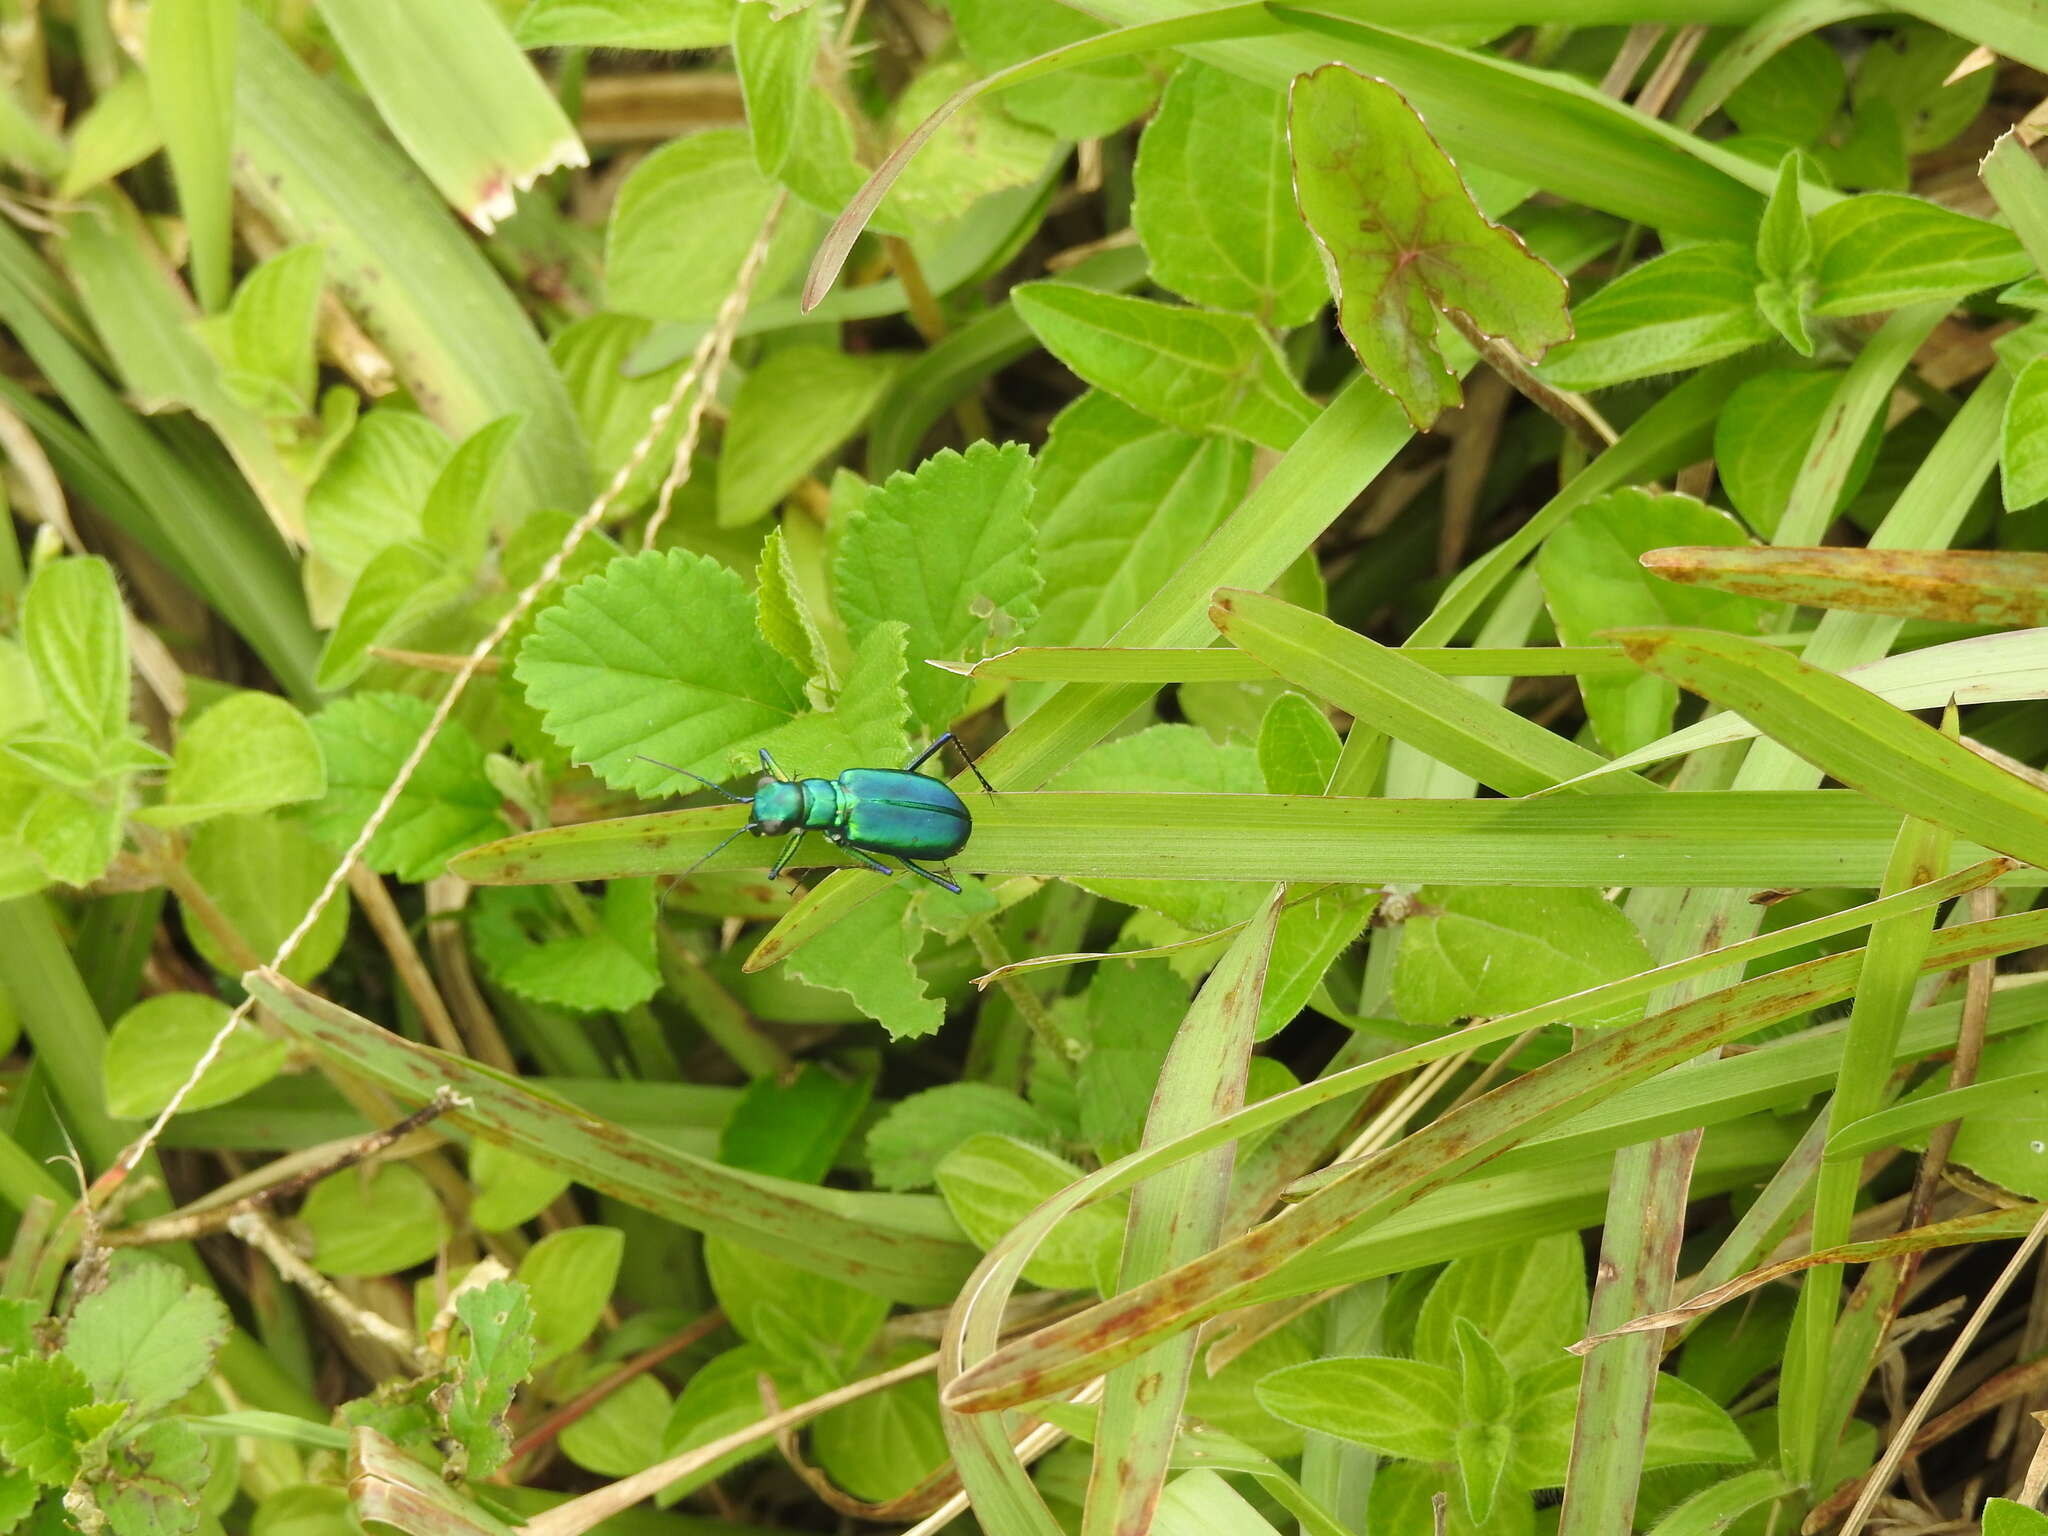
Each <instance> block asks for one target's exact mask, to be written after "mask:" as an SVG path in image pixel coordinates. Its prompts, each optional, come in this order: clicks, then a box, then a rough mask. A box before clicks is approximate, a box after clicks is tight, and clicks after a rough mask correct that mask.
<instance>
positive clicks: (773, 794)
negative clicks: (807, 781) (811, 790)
mask: <svg viewBox="0 0 2048 1536" xmlns="http://www.w3.org/2000/svg"><path fill="white" fill-rule="evenodd" d="M803 819H804V792H803V789H802V788H801V787H800V786H799V785H796V784H792V783H790V782H789V781H788V780H787V779H767V778H764V779H762V780H761V782H760V783H759V784H758V785H757V786H755V789H754V820H753V822H752V824H751V825H752V830H753V831H754V832H755V833H756V834H757V835H759V836H761V837H780V836H782V834H783V833H785V832H788V831H791V830H793V829H794V828H796V827H798V826H801V825H802V824H803Z"/></svg>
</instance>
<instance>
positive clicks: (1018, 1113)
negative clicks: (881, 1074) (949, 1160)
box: [867, 1082, 1055, 1190]
mask: <svg viewBox="0 0 2048 1536" xmlns="http://www.w3.org/2000/svg"><path fill="white" fill-rule="evenodd" d="M983 1131H994V1132H997V1133H998V1134H1000V1135H1005V1136H1010V1137H1014V1138H1016V1139H1017V1140H1019V1141H1030V1142H1045V1143H1050V1142H1051V1141H1052V1140H1053V1139H1054V1136H1055V1128H1054V1126H1053V1124H1052V1122H1051V1121H1050V1120H1049V1119H1047V1118H1046V1116H1045V1113H1044V1112H1043V1111H1042V1110H1040V1109H1038V1108H1037V1107H1036V1106H1035V1105H1032V1104H1029V1103H1027V1102H1025V1101H1024V1100H1023V1099H1021V1098H1019V1097H1018V1096H1017V1095H1016V1094H1014V1093H1012V1092H1010V1091H1009V1090H1008V1089H1005V1088H998V1087H996V1086H995V1085H994V1084H993V1083H976V1082H959V1083H942V1084H940V1085H939V1086H938V1087H936V1088H927V1089H925V1090H924V1091H923V1092H922V1093H913V1094H911V1095H910V1096H909V1097H908V1098H905V1099H899V1100H898V1101H897V1102H896V1103H895V1104H894V1105H892V1106H891V1107H890V1109H889V1112H888V1113H887V1114H885V1115H884V1116H882V1118H881V1119H880V1120H877V1121H876V1122H875V1123H874V1125H873V1126H871V1127H870V1128H869V1130H868V1134H867V1154H868V1168H869V1172H870V1174H871V1176H872V1177H873V1179H874V1181H875V1183H876V1184H877V1185H878V1186H879V1187H881V1188H883V1189H894V1190H909V1189H926V1188H929V1187H930V1186H931V1183H932V1180H933V1178H934V1176H935V1175H936V1173H937V1170H938V1165H939V1163H940V1162H941V1161H942V1160H943V1159H944V1158H945V1156H946V1154H947V1153H948V1152H951V1151H952V1150H953V1149H954V1148H955V1147H957V1146H959V1145H960V1143H961V1142H963V1141H966V1140H967V1139H968V1138H969V1137H971V1136H977V1135H979V1134H981V1133H982V1132H983Z"/></svg>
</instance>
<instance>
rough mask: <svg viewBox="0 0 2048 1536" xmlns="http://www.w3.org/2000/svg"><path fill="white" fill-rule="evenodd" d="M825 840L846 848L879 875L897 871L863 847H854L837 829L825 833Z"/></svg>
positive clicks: (891, 873) (835, 845)
mask: <svg viewBox="0 0 2048 1536" xmlns="http://www.w3.org/2000/svg"><path fill="white" fill-rule="evenodd" d="M825 841H826V842H828V843H830V844H832V845H833V846H834V847H835V848H844V849H845V850H846V851H847V852H848V853H850V854H852V855H853V856H854V857H855V858H856V859H859V860H860V861H861V863H863V864H865V865H867V867H868V868H869V869H872V870H873V871H874V872H875V873H876V874H878V875H893V874H895V873H896V871H895V870H893V869H891V868H890V867H889V866H888V865H886V864H884V863H883V862H882V861H881V860H880V859H877V858H874V857H873V856H871V855H870V854H868V853H867V852H866V851H865V850H863V849H860V848H856V847H854V846H853V844H851V843H849V842H848V841H847V840H846V836H845V834H844V833H842V832H839V831H837V830H836V829H835V830H833V831H830V832H827V833H826V834H825ZM906 862H907V861H906Z"/></svg>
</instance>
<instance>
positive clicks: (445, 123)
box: [320, 0, 590, 233]
mask: <svg viewBox="0 0 2048 1536" xmlns="http://www.w3.org/2000/svg"><path fill="white" fill-rule="evenodd" d="M320 17H321V19H322V20H323V21H325V22H326V23H327V27H328V30H329V31H331V32H332V33H333V34H334V40H335V41H336V42H337V43H339V44H340V45H341V51H342V53H343V54H345V55H346V56H347V58H348V62H349V67H350V68H351V69H353V70H354V71H355V72H356V74H357V76H358V77H360V78H361V80H362V82H363V85H364V86H365V87H366V88H367V89H368V91H369V93H370V99H371V100H372V101H374V102H375V103H376V104H377V112H378V115H379V116H381V117H382V118H383V119H384V122H385V124H386V126H388V127H389V128H390V129H391V131H392V133H393V134H394V135H395V136H396V137H397V139H398V142H399V143H401V144H403V145H404V146H405V149H406V153H407V154H409V155H411V156H412V158H413V160H414V161H415V163H417V164H418V165H419V167H420V169H421V170H423V171H425V172H426V173H427V179H428V180H430V181H431V182H433V184H434V185H435V186H436V187H438V188H440V190H441V195H442V196H443V197H445V198H447V199H448V201H449V202H450V203H451V204H452V205H454V207H455V209H456V210H457V211H458V212H459V213H461V215H462V216H463V217H464V218H465V219H468V220H469V221H470V223H472V224H474V225H476V227H477V228H478V229H481V230H483V231H484V232H485V233H489V232H490V231H491V230H492V229H494V228H495V227H496V226H497V223H498V221H499V220H500V219H504V218H509V217H510V216H511V213H512V194H513V192H514V190H515V189H517V190H520V191H523V190H525V189H526V188H527V187H530V186H532V185H533V183H534V179H535V178H536V177H538V176H544V175H546V174H547V173H548V172H549V171H552V170H554V169H556V168H557V167H559V166H565V165H588V164H589V163H590V157H589V156H588V155H586V154H585V153H584V152H583V144H582V141H581V140H579V139H578V138H577V137H576V130H575V129H574V128H573V127H572V126H570V123H569V119H568V118H567V117H565V116H563V114H562V108H561V104H560V103H559V102H557V101H556V100H555V98H554V95H553V93H552V92H550V91H549V90H548V88H547V86H546V84H545V83H544V82H543V81H542V80H541V78H540V76H539V75H538V74H536V73H535V72H534V68H533V65H532V64H531V63H530V62H529V61H528V59H527V57H526V55H525V53H524V52H522V51H521V49H520V47H519V45H518V44H517V43H515V42H514V41H513V40H512V33H511V31H510V30H509V29H508V28H507V27H506V25H505V15H504V12H503V11H502V10H501V9H499V8H498V7H496V6H494V5H491V4H490V3H489V0H435V3H434V4H432V5H415V4H408V3H407V0H339V3H337V0H320Z"/></svg>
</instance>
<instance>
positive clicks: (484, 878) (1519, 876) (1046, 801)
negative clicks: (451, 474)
mask: <svg viewBox="0 0 2048 1536" xmlns="http://www.w3.org/2000/svg"><path fill="white" fill-rule="evenodd" d="M1985 766H1986V767H1987V769H1988V768H1989V765H1988V764H1987V765H1985ZM968 799H969V803H970V807H971V809H972V812H973V815H974V823H975V825H974V835H973V837H972V838H971V839H970V840H969V841H968V844H967V847H966V848H965V849H963V850H962V851H961V852H960V853H958V854H956V855H954V857H953V859H952V861H951V863H952V867H953V868H954V869H956V870H961V871H965V872H967V873H970V874H989V875H1048V876H1061V877H1066V878H1073V879H1089V878H1095V879H1111V878H1130V877H1134V876H1139V877H1142V876H1151V877H1154V878H1172V879H1181V880H1256V881H1275V880H1285V881H1297V882H1298V881H1322V882H1331V883H1335V884H1340V885H1373V884H1383V883H1400V882H1404V881H1413V882H1416V883H1418V884H1429V885H1540V886H1560V885H1636V886H1645V887H1683V886H1716V887H1724V888H1728V889H1731V890H1735V891H1756V890H1760V889H1766V888H1776V887H1779V886H1792V887H1798V888H1809V887H1810V888H1813V889H1828V890H1841V889H1849V890H1856V889H1864V888H1868V887H1872V886H1875V885H1876V884H1877V883H1878V882H1879V881H1880V880H1881V879H1882V878H1883V876H1884V868H1885V860H1886V858H1887V857H1888V856H1889V854H1890V851H1891V846H1892V842H1893V840H1894V839H1895V838H1896V837H1897V836H1898V831H1899V821H1900V816H1899V813H1898V812H1897V811H1895V810H1891V809H1888V808H1887V807H1885V806H1882V805H1878V804H1875V803H1873V802H1872V801H1871V800H1869V799H1867V798H1866V797H1864V796H1863V795H1860V794H1853V793H1850V792H1849V791H1846V790H1803V791H1783V792H1777V793H1771V792H1762V791H1755V792H1752V791H1721V792H1714V793H1699V794H1679V795H1553V796H1545V797H1543V798H1541V799H1524V800H1385V799H1365V798H1329V797H1319V796H1308V795H1303V796H1288V795H1213V794H1156V793H1155V794H1113V793H1106V792H1068V791H1040V792H1037V793H1034V794H1005V795H996V796H993V797H990V796H984V795H981V794H979V793H970V794H969V796H968ZM744 814H745V812H744V811H742V810H739V809H736V808H733V807H721V808H717V809H711V810H701V811H665V812H658V813H655V814H653V815H648V816H632V817H623V818H620V819H618V820H615V821H595V822H585V823H583V824H582V825H580V826H574V827H556V828H550V829H547V830H545V831H539V832H524V833H520V834H518V835H516V836H513V837H507V838H502V839H500V840H499V841H497V842H494V843H486V844H484V845H483V846H482V847H479V848H472V849H470V850H469V851H468V852H466V853H464V854H462V855H461V856H459V857H458V858H456V859H454V860H452V861H451V862H450V864H449V870H450V872H451V873H454V874H458V875H460V876H461V877H462V878H463V879H465V880H470V881H473V882H475V883H477V884H480V885H531V884H536V883H540V882H545V881H564V880H617V879H627V878H631V877H634V876H642V875H659V874H672V873H674V872H675V871H676V870H678V869H683V868H687V867H688V866H689V865H690V864H691V863H692V861H694V860H696V859H699V858H702V857H703V856H704V855H705V854H707V853H709V852H710V851H711V850H712V849H713V848H714V847H716V846H717V844H718V842H719V840H720V839H721V838H723V837H726V836H728V835H729V834H730V833H731V832H732V831H733V830H734V829H735V828H736V827H737V826H738V825H739V822H740V819H741V818H742V817H743V816H744ZM775 851H776V849H775V845H774V844H773V843H764V842H763V841H762V840H760V839H753V838H746V839H741V840H740V841H739V842H735V843H734V844H733V846H732V847H731V848H728V849H727V850H725V852H723V853H721V854H720V855H719V856H718V857H717V858H715V859H712V860H710V861H709V862H708V863H706V865H705V866H704V867H705V868H706V869H709V870H719V869H749V868H759V867H761V866H762V865H764V864H766V863H768V862H769V861H770V859H771V858H772V857H773V855H774V853H775ZM1984 857H1985V854H1984V851H1983V850H1982V849H1981V848H1969V847H1963V848H1959V849H1958V850H1957V853H1956V863H1957V865H1958V866H1960V865H1962V864H1966V863H1971V862H1974V861H1976V860H1980V859H1982V858H1984ZM849 862H850V861H849V858H848V856H847V855H845V854H843V853H841V852H839V851H838V850H837V849H835V848H833V847H831V846H830V845H829V844H825V843H822V842H820V841H819V840H817V839H813V840H812V842H811V844H810V845H808V846H807V847H806V849H805V850H804V852H803V853H802V854H801V855H800V856H799V857H798V859H797V861H796V866H797V867H799V868H827V867H831V868H843V867H845V866H846V865H847V864H848V863H849ZM867 878H868V879H870V880H872V881H874V882H876V883H877V885H878V886H879V883H880V882H881V881H882V879H883V877H882V876H880V875H875V876H870V877H867ZM2010 883H2012V884H2014V885H2019V886H2026V887H2033V886H2038V885H2041V884H2043V883H2048V874H2044V873H2042V872H2041V871H2038V870H2036V869H2033V868H2023V869H2020V870H2017V871H2016V872H2015V873H2014V874H2013V876H2012V877H2011V881H2010ZM819 889H820V890H822V889H825V887H822V886H821V887H820V888H819ZM812 897H813V898H814V899H815V898H816V897H817V892H816V891H814V892H812ZM764 942H765V941H764Z"/></svg>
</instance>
